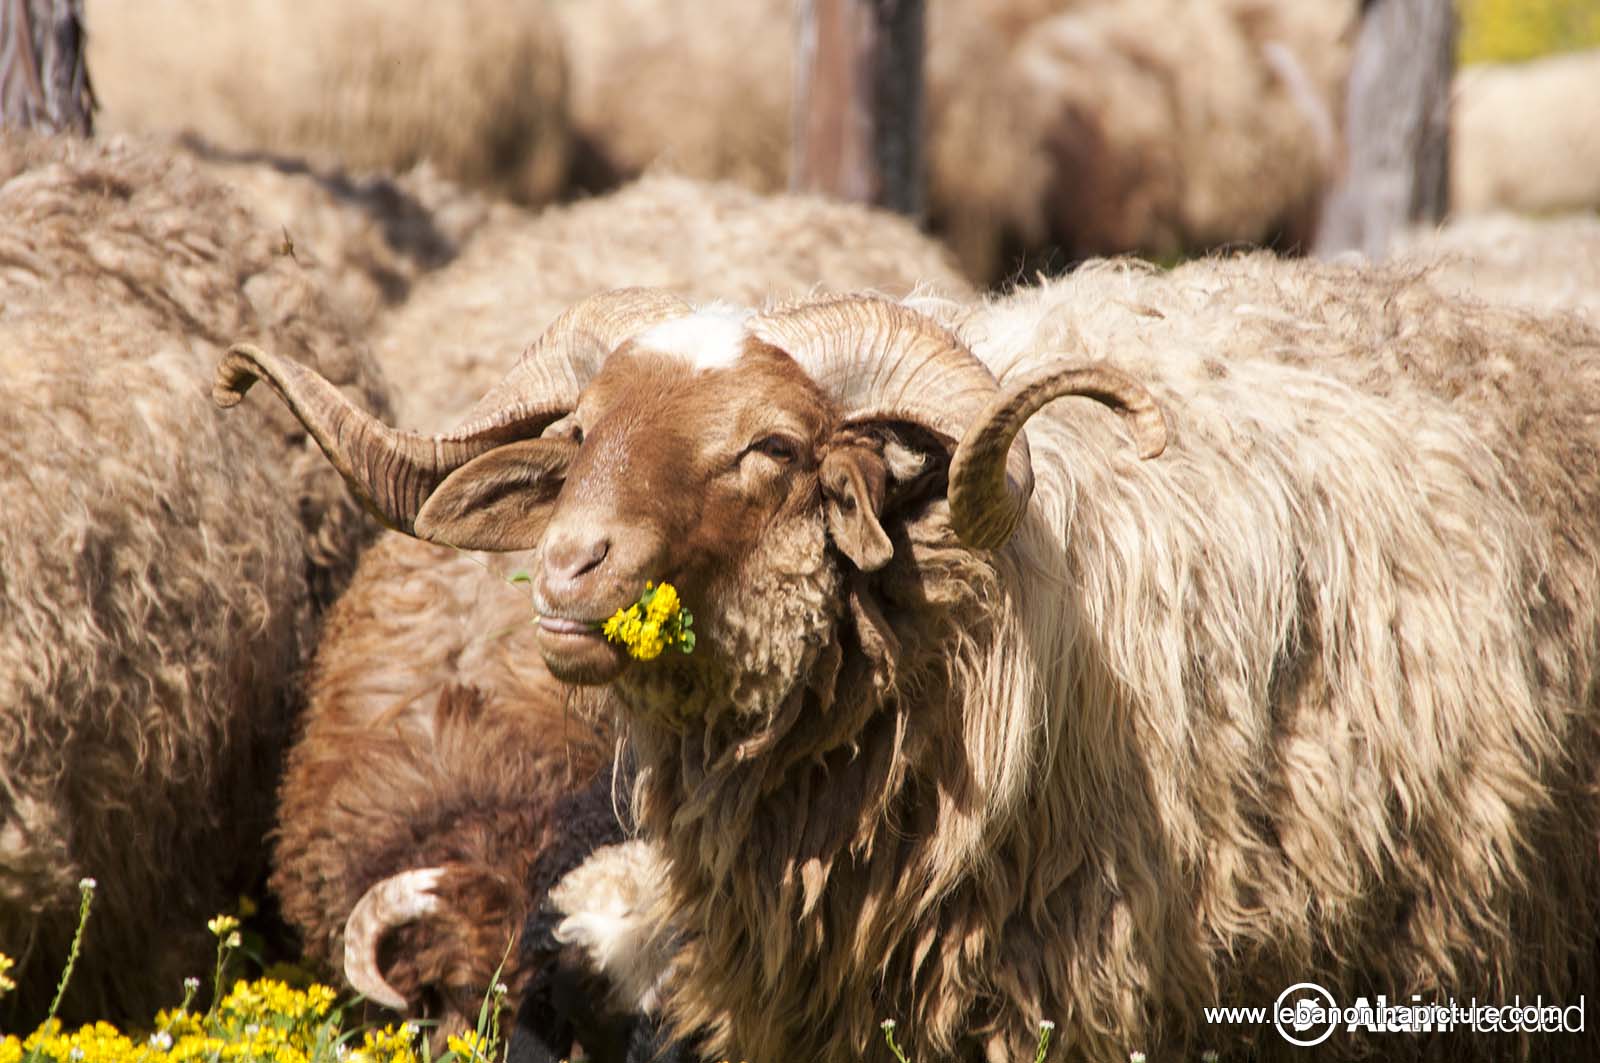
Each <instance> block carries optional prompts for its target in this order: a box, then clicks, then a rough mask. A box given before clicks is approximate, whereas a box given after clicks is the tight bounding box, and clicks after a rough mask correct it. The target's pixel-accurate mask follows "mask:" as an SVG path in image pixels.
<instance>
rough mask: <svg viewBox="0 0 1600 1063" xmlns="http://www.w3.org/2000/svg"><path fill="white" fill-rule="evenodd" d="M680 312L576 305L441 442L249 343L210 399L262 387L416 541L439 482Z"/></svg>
mask: <svg viewBox="0 0 1600 1063" xmlns="http://www.w3.org/2000/svg"><path fill="white" fill-rule="evenodd" d="M688 309H689V308H688V306H687V304H685V303H684V302H683V301H682V300H681V299H679V298H678V297H676V296H674V295H671V294H670V293H667V292H660V291H652V290H649V289H642V288H628V289H622V290H619V291H615V292H607V293H605V294H602V295H596V296H592V297H590V298H588V299H585V300H584V301H583V302H580V303H578V304H576V305H574V306H573V307H571V308H570V309H568V310H567V311H566V312H565V313H564V314H562V315H561V316H560V317H558V318H557V319H556V320H555V321H554V322H553V323H552V324H551V325H550V327H549V328H548V329H546V330H545V333H544V335H543V336H541V337H540V338H539V339H538V340H537V341H536V342H535V343H534V344H533V346H532V347H530V348H529V349H528V350H527V351H526V352H524V353H523V355H522V357H521V358H520V359H518V361H517V364H516V365H515V366H514V367H513V368H512V370H511V372H510V373H509V374H507V376H506V377H505V378H504V379H503V380H502V381H501V382H500V383H499V384H497V385H495V387H494V388H492V389H490V391H489V393H488V394H487V395H485V396H484V397H483V399H482V400H481V401H480V402H479V403H478V405H477V406H475V407H474V408H473V410H472V412H471V413H469V414H468V416H467V419H466V422H465V423H464V424H463V425H462V426H461V427H460V428H458V429H456V430H455V431H453V432H450V433H448V434H446V435H442V436H426V435H419V434H417V433H415V432H404V431H400V430H397V429H394V428H391V427H389V426H388V425H386V424H384V423H382V422H381V421H379V420H378V419H377V418H375V417H373V416H372V415H371V414H369V413H367V412H366V411H365V410H363V409H361V408H360V407H359V406H357V405H355V404H354V403H353V402H351V401H350V400H349V399H348V398H346V397H345V396H344V394H343V393H341V392H340V391H339V389H338V388H336V387H334V386H333V385H332V384H330V383H328V382H327V381H326V380H324V379H323V378H322V377H320V376H318V375H317V374H316V373H314V372H312V371H310V370H308V369H306V368H304V367H303V366H301V365H300V364H298V363H297V362H294V361H291V360H289V359H287V358H280V357H277V356H276V355H272V354H269V353H267V352H265V351H262V350H260V349H259V348H256V347H253V346H250V345H249V344H238V345H236V346H234V347H232V348H230V349H229V350H228V353H227V355H226V357H224V358H223V360H222V363H221V364H220V365H219V366H218V367H217V376H216V384H215V386H214V387H213V389H212V397H213V398H214V399H215V400H216V402H217V404H218V405H219V406H223V407H228V406H233V405H235V404H237V403H238V402H239V401H240V399H241V398H243V396H244V393H245V392H246V391H248V390H249V388H250V385H251V384H253V383H254V382H255V381H256V380H258V379H260V380H265V381H267V383H269V384H270V385H272V388H273V390H274V391H276V392H277V393H278V395H279V396H280V397H281V398H282V399H283V401H284V402H285V403H286V404H288V406H289V409H290V410H291V411H292V412H293V413H294V415H295V416H296V417H298V418H299V419H300V421H301V423H302V424H304V425H305V426H306V430H307V431H308V432H310V433H311V435H312V438H314V439H315V440H316V441H317V443H318V445H319V446H321V447H322V450H323V453H325V454H327V456H328V460H329V461H331V462H332V463H333V466H334V468H336V469H338V470H339V472H340V473H341V474H342V475H343V476H344V478H345V480H346V481H347V482H348V483H349V484H350V487H351V490H352V491H354V493H355V495H356V497H357V498H359V499H361V501H362V502H363V503H364V504H365V505H366V506H367V507H368V508H369V509H371V510H372V512H373V513H374V514H376V515H377V517H378V519H380V520H381V521H383V522H384V523H385V524H386V525H388V526H389V527H391V528H394V529H396V530H398V531H403V532H405V533H406V534H408V535H416V534H417V532H416V526H415V522H416V517H417V512H418V510H420V509H421V508H422V504H423V503H424V502H426V501H427V499H428V496H429V495H430V494H432V493H433V490H434V489H435V488H436V487H438V486H439V484H440V483H441V482H442V481H443V480H444V479H445V477H447V476H449V475H450V474H451V473H452V472H454V471H455V470H456V469H458V468H460V467H461V466H462V465H464V464H466V463H467V462H469V461H471V460H472V459H473V458H475V457H477V456H478V455H480V454H483V453H485V452H487V451H489V450H492V449H494V448H495V447H497V446H500V445H501V444H503V443H507V442H511V441H513V440H518V439H526V438H529V437H531V436H537V435H538V434H539V433H540V432H541V431H543V429H544V427H545V426H546V425H547V424H549V423H550V422H552V421H554V420H556V419H557V418H560V417H562V416H564V415H565V414H567V413H569V412H571V410H572V408H573V406H574V405H575V404H576V403H577V399H578V394H579V392H581V391H582V390H583V387H584V385H585V384H587V383H588V381H589V378H590V377H591V376H593V375H594V373H595V371H596V370H597V369H598V368H599V366H600V363H601V362H602V361H603V360H604V359H605V357H606V355H607V354H609V353H610V352H611V351H612V350H613V349H615V348H616V347H617V346H618V345H619V344H621V343H622V342H623V341H625V340H627V339H629V338H630V337H632V336H633V335H635V334H636V333H637V332H639V331H640V330H641V329H643V328H645V327H647V326H648V325H649V324H650V323H652V322H654V321H659V320H663V319H665V318H668V317H673V316H678V315H680V314H684V313H687V312H688Z"/></svg>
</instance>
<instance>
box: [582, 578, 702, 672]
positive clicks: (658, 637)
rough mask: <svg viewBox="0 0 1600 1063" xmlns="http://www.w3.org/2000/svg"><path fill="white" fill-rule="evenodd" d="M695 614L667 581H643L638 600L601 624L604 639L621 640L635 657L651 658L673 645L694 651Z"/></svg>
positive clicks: (686, 651) (653, 658)
mask: <svg viewBox="0 0 1600 1063" xmlns="http://www.w3.org/2000/svg"><path fill="white" fill-rule="evenodd" d="M693 624H694V614H693V613H691V612H689V610H687V609H685V608H684V607H683V602H682V600H681V599H679V597H678V589H677V588H676V587H674V586H673V585H672V584H670V583H663V584H661V585H660V586H657V585H656V584H655V583H646V584H645V585H644V593H643V594H641V595H639V600H638V601H636V602H634V603H633V604H632V605H630V606H628V607H627V608H625V609H618V610H617V611H616V612H615V613H613V614H611V619H609V620H607V621H606V622H605V623H603V624H601V625H600V631H601V633H602V634H604V635H605V637H606V641H608V642H616V643H620V644H621V645H622V646H623V647H624V648H625V649H626V650H627V651H628V655H629V656H631V657H633V658H634V659H635V660H640V661H653V660H655V659H656V658H657V657H659V656H661V654H662V652H663V651H665V650H667V649H669V648H672V649H677V650H680V651H682V652H684V653H692V652H694V631H693V630H691V628H692V626H693Z"/></svg>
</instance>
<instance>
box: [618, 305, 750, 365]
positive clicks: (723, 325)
mask: <svg viewBox="0 0 1600 1063" xmlns="http://www.w3.org/2000/svg"><path fill="white" fill-rule="evenodd" d="M750 314H751V311H749V310H745V309H743V308H742V307H736V306H725V305H721V304H717V305H712V306H703V307H701V308H700V309H698V310H696V311H695V312H694V313H692V314H690V315H688V316H687V317H678V318H673V319H672V320H671V321H663V322H661V323H660V324H659V325H652V326H651V327H650V328H648V329H646V330H645V331H643V332H641V333H640V334H639V335H637V336H635V337H634V342H635V343H637V344H638V345H639V346H640V347H643V348H644V349H646V350H650V351H655V352H657V353H659V354H670V355H673V356H674V357H677V358H682V359H684V360H685V361H687V362H688V363H689V364H690V365H691V366H692V367H693V368H695V369H726V368H728V367H729V366H731V365H733V363H735V362H737V361H738V360H739V355H741V354H743V353H744V344H745V340H747V339H749V338H750V333H749V331H748V330H747V329H746V328H745V322H746V321H748V320H749V318H750Z"/></svg>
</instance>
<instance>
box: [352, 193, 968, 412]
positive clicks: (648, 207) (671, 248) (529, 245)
mask: <svg viewBox="0 0 1600 1063" xmlns="http://www.w3.org/2000/svg"><path fill="white" fill-rule="evenodd" d="M691 233H692V234H694V235H693V238H692V239H690V238H688V236H687V235H686V234H691ZM626 284H651V285H660V286H665V287H671V288H673V289H674V290H676V291H679V292H681V293H683V294H684V295H686V296H689V297H691V298H699V299H708V298H721V299H729V300H735V301H750V300H755V299H761V298H765V297H769V296H783V295H803V294H805V293H807V292H810V291H812V290H814V289H816V288H818V287H819V286H821V285H823V284H826V285H829V286H832V287H834V288H867V287H871V288H877V289H880V290H883V291H885V292H888V293H890V294H894V295H904V294H907V293H908V292H910V291H911V290H912V289H913V288H918V289H919V290H923V291H925V292H928V293H937V294H941V295H945V296H949V297H956V298H960V297H966V296H969V295H970V294H971V288H970V287H969V286H968V285H967V283H966V282H965V281H964V280H963V279H962V278H961V275H960V274H959V273H958V272H957V271H956V269H955V267H954V265H953V264H952V263H951V261H950V259H949V255H948V253H947V252H946V251H945V250H944V249H943V248H942V247H940V246H939V245H938V244H937V243H935V242H934V241H933V240H931V239H929V238H928V237H926V236H924V235H922V234H921V233H919V232H917V230H916V229H915V227H913V226H912V225H911V224H910V223H909V222H907V221H906V220H904V219H902V218H899V217H897V216H895V215H892V214H889V213H886V212H883V211H874V210H869V209H867V208H864V207H859V206H854V205H851V204H845V203H835V202H830V201H828V200H825V199H821V198H819V197H815V196H769V197H763V196H758V195H756V194H754V193H752V192H749V191H747V190H745V189H742V188H739V187H736V186H734V185H732V184H728V183H723V182H702V181H694V180H690V179H687V178H682V177H670V176H656V177H648V178H645V179H643V180H640V181H637V182H635V183H633V184H631V185H629V186H627V187H626V188H623V189H621V190H620V191H617V192H615V193H613V194H611V195H608V196H603V197H597V198H594V199H591V200H587V201H585V202H582V203H576V204H573V205H571V206H567V207H560V208H553V209H550V210H547V211H545V212H543V213H541V214H539V215H538V216H536V217H526V216H525V217H523V218H521V219H516V218H510V217H501V218H497V219H496V222H495V224H493V225H491V226H486V227H485V228H484V230H483V231H481V232H480V233H479V235H478V236H477V237H475V238H474V239H473V241H472V243H471V245H470V246H469V247H468V248H467V249H466V250H464V251H463V252H462V253H461V254H460V256H459V257H457V258H456V260H455V261H453V262H452V263H450V265H449V266H447V267H445V268H443V269H440V270H438V271H436V272H434V273H432V274H430V275H429V276H427V277H425V278H423V279H422V280H420V281H419V282H418V284H417V285H416V286H415V288H414V289H413V291H412V294H411V296H410V298H409V299H407V301H406V302H405V303H404V304H403V305H402V306H400V307H399V308H398V309H396V310H395V311H394V312H393V313H391V314H389V315H388V316H387V317H386V318H385V319H384V320H383V322H382V324H381V327H380V328H379V330H378V333H377V334H376V336H375V337H374V339H373V349H374V353H375V354H376V355H377V357H378V359H379V360H380V362H381V363H382V364H383V366H384V369H385V370H386V372H387V373H388V374H389V377H390V379H391V380H393V381H394V382H395V385H396V386H395V392H396V394H397V396H403V397H402V398H401V399H400V402H401V410H400V414H399V418H400V422H399V423H401V424H402V425H405V426H407V427H415V428H425V429H430V430H431V429H440V428H443V427H445V426H447V425H450V424H453V423H455V422H456V421H458V420H459V419H460V418H461V416H462V415H463V414H465V413H466V412H467V410H468V409H470V408H471V406H472V403H473V402H474V401H475V400H476V399H477V398H478V396H480V395H481V394H483V392H484V390H485V389H486V388H487V387H488V386H489V385H490V384H492V383H493V382H494V381H495V380H497V379H499V377H500V376H501V375H502V374H503V373H504V372H505V368H506V366H508V365H510V364H511V363H512V362H513V361H514V360H515V358H516V356H517V354H518V353H519V352H520V351H521V350H522V348H523V347H524V346H525V345H526V344H527V341H528V338H529V337H530V336H536V335H538V334H539V332H540V331H542V330H543V329H544V328H545V327H546V326H547V325H548V324H549V323H550V322H551V321H552V320H553V319H554V318H555V317H556V315H557V314H558V313H559V312H560V311H561V310H562V309H564V308H565V307H567V306H569V305H570V304H572V303H573V302H576V301H577V300H579V299H581V298H583V297H584V296H587V295H590V294H593V293H594V292H597V291H604V290H606V289H609V288H615V287H619V286H622V285H626Z"/></svg>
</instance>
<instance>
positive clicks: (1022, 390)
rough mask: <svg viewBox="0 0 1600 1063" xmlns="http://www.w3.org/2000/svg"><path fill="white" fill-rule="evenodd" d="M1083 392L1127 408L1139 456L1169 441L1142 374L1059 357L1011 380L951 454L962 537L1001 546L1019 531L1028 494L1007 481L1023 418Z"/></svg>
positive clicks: (954, 520)
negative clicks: (1008, 464) (1135, 376)
mask: <svg viewBox="0 0 1600 1063" xmlns="http://www.w3.org/2000/svg"><path fill="white" fill-rule="evenodd" d="M1068 395H1082V396H1084V397H1085V398H1091V399H1094V400H1095V401H1096V402H1101V403H1104V404H1105V405H1106V406H1109V407H1110V408H1111V409H1113V410H1115V411H1116V412H1117V413H1119V414H1121V415H1122V417H1123V419H1124V421H1125V422H1126V423H1127V426H1128V430H1129V432H1130V433H1131V434H1132V435H1133V439H1134V442H1135V444H1136V445H1137V446H1138V448H1139V456H1140V457H1141V458H1153V457H1155V456H1157V455H1158V454H1160V453H1161V452H1162V451H1163V450H1165V449H1166V446H1167V422H1166V418H1165V417H1164V416H1163V415H1162V413H1161V407H1160V406H1159V405H1158V404H1157V403H1156V400H1155V397H1154V396H1152V395H1151V394H1150V392H1149V391H1148V390H1147V389H1146V388H1145V387H1144V385H1142V384H1140V383H1139V382H1138V381H1137V380H1134V379H1133V378H1132V377H1130V376H1128V375H1127V374H1126V373H1124V372H1122V371H1121V370H1118V369H1114V368H1112V367H1111V366H1109V365H1104V364H1098V363H1097V364H1084V363H1082V362H1058V363H1056V364H1054V365H1051V366H1046V367H1045V368H1044V369H1042V370H1039V371H1038V372H1036V373H1033V374H1030V375H1029V376H1028V377H1026V378H1024V379H1022V380H1020V381H1018V382H1016V383H1014V384H1012V385H1010V386H1008V387H1007V388H1006V389H1005V390H1004V391H1002V392H1001V393H1000V394H999V395H997V396H996V397H995V398H994V400H993V401H992V402H990V403H989V405H988V407H987V408H986V409H985V410H984V411H983V412H982V413H981V414H979V416H978V417H977V419H976V420H974V422H973V423H972V427H971V428H970V429H969V430H968V432H967V434H966V435H965V436H964V437H963V438H962V440H961V445H960V446H958V447H957V448H956V453H955V457H954V458H952V459H951V461H950V488H949V498H950V522H951V524H952V526H953V527H954V528H955V531H956V534H957V535H959V536H961V540H962V541H963V542H965V543H967V544H968V545H970V546H975V547H978V548H980V549H983V548H993V547H998V546H1000V545H1001V544H1002V543H1004V542H1005V541H1006V540H1007V539H1009V538H1011V534H1012V533H1013V532H1014V531H1016V528H1017V525H1018V524H1019V523H1020V522H1021V520H1022V515H1023V513H1024V512H1025V511H1026V510H1027V508H1028V496H1027V495H1026V494H1020V493H1018V492H1017V491H1016V490H1015V488H1014V487H1012V486H1011V485H1009V484H1007V483H1006V480H1007V476H1006V466H1005V464H1004V457H1005V455H1007V454H1008V453H1009V452H1010V450H1011V441H1012V439H1013V438H1015V437H1016V436H1017V434H1018V433H1019V432H1021V431H1022V426H1023V424H1025V423H1026V422H1027V420H1028V418H1029V417H1032V416H1033V415H1034V414H1035V413H1037V412H1038V411H1039V409H1040V408H1041V407H1043V406H1044V405H1045V403H1047V402H1051V401H1052V400H1055V399H1059V398H1065V397H1066V396H1068Z"/></svg>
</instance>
